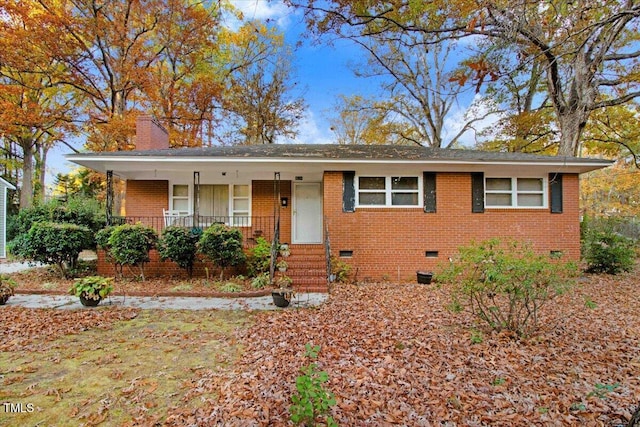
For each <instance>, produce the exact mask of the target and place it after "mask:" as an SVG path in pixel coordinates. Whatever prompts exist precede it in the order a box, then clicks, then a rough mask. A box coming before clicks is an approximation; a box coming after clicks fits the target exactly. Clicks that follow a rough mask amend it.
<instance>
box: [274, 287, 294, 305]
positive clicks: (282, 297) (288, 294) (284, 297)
mask: <svg viewBox="0 0 640 427" xmlns="http://www.w3.org/2000/svg"><path fill="white" fill-rule="evenodd" d="M271 296H272V297H273V304H275V306H276V307H281V308H285V307H288V306H289V303H290V302H291V298H293V289H286V288H285V289H274V290H273V291H271Z"/></svg>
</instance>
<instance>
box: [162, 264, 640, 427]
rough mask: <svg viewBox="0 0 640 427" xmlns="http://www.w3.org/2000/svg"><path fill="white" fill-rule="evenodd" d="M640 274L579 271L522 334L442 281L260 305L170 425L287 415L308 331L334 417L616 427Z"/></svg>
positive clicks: (630, 403) (626, 395)
mask: <svg viewBox="0 0 640 427" xmlns="http://www.w3.org/2000/svg"><path fill="white" fill-rule="evenodd" d="M639 284H640V281H639V280H638V279H637V278H636V277H635V276H633V275H627V276H624V277H603V276H592V277H590V278H588V279H586V280H583V281H581V283H580V286H579V288H578V290H577V292H576V293H575V294H573V295H567V296H563V297H561V298H558V299H556V300H555V301H553V303H552V304H553V305H552V306H551V305H550V306H549V307H548V309H547V310H545V312H544V318H543V320H542V323H543V324H544V325H546V327H545V330H543V331H541V333H540V334H539V335H538V336H536V337H534V338H532V339H530V340H528V341H524V342H518V341H515V340H514V339H512V337H509V336H506V335H495V334H490V333H482V332H481V331H478V330H475V329H474V328H473V326H474V325H473V323H472V321H471V319H470V318H464V317H454V315H452V314H450V313H449V312H448V311H447V310H446V309H445V308H444V306H445V304H447V302H448V296H447V292H446V291H445V290H442V289H436V288H433V287H426V286H423V285H400V286H399V285H394V284H385V285H380V284H375V285H366V286H345V287H342V288H339V289H337V291H336V292H335V294H334V295H333V298H332V300H331V303H330V304H327V305H325V306H323V307H321V308H319V309H317V310H304V311H284V312H281V313H276V314H271V313H262V314H260V315H259V316H258V318H257V319H256V323H255V324H254V325H253V326H252V327H251V328H250V329H248V330H247V331H246V332H245V333H244V334H243V336H242V341H243V342H244V344H245V353H244V356H243V358H242V360H241V361H240V362H239V363H238V364H236V365H235V366H234V369H233V371H232V372H229V373H228V374H227V375H226V377H219V376H216V375H209V376H208V377H206V378H198V379H197V381H199V383H200V384H201V386H202V385H203V384H206V385H205V386H204V387H203V389H204V390H206V391H207V393H212V394H214V395H215V396H213V395H212V396H210V397H209V398H208V399H207V401H206V404H205V405H203V406H202V407H201V408H199V409H198V410H197V411H195V412H191V413H189V412H188V411H184V412H186V413H183V414H182V416H180V417H177V418H171V420H170V424H171V425H184V424H191V423H194V422H195V423H197V424H200V425H212V424H215V423H216V422H217V423H220V424H224V425H265V426H266V425H286V422H287V417H288V412H287V408H288V406H289V404H290V401H289V399H290V395H291V394H292V392H293V391H294V387H295V377H296V375H297V370H298V368H299V367H300V366H301V365H303V364H305V363H306V361H305V360H304V359H303V357H302V356H303V354H304V344H305V343H307V342H313V343H314V344H320V345H321V346H322V351H321V354H320V358H319V364H320V366H321V368H322V369H324V370H326V371H327V372H328V374H329V377H330V381H329V383H328V387H329V388H330V389H331V390H332V391H333V392H334V393H335V395H336V398H337V401H338V403H337V405H336V407H334V410H333V415H334V417H335V419H336V421H337V422H338V423H339V424H340V425H344V426H356V425H418V426H419V425H425V426H427V425H447V426H463V425H464V426H474V425H478V426H480V425H492V426H499V425H504V426H514V425H522V426H525V425H527V426H530V425H587V426H588V425H593V426H598V425H608V426H614V425H620V424H622V423H623V422H624V421H625V420H628V419H629V417H630V414H631V413H632V412H633V410H634V409H635V406H636V405H637V404H638V401H639V400H640V351H639V350H640V314H639V312H638V310H637V308H638V303H639V302H640V301H639V299H640V298H639V297H638V292H637V289H638V285H639ZM585 303H587V304H585ZM594 304H595V308H587V307H586V305H589V306H591V307H593V305H594Z"/></svg>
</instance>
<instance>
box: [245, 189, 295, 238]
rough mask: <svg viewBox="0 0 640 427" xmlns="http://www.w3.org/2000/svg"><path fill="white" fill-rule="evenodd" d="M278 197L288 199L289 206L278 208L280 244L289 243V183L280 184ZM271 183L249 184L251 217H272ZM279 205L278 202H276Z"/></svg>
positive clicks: (272, 195) (272, 197)
mask: <svg viewBox="0 0 640 427" xmlns="http://www.w3.org/2000/svg"><path fill="white" fill-rule="evenodd" d="M280 197H286V198H288V199H289V206H288V207H286V208H280V242H286V243H289V242H291V181H281V182H280ZM273 199H274V192H273V181H253V182H252V183H251V212H252V215H253V216H273V204H274V201H273ZM278 203H279V201H278Z"/></svg>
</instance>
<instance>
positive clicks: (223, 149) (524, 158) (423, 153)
mask: <svg viewBox="0 0 640 427" xmlns="http://www.w3.org/2000/svg"><path fill="white" fill-rule="evenodd" d="M85 156H87V157H88V156H90V157H114V158H115V157H118V158H119V157H212V158H238V159H241V158H256V159H259V158H265V159H266V158H270V159H292V160H293V159H297V160H303V159H314V160H328V161H330V160H340V159H343V160H382V161H384V160H389V161H392V160H396V161H402V160H407V161H411V160H413V161H416V160H417V161H420V160H424V161H430V160H431V161H469V162H523V163H538V162H544V163H567V162H569V163H572V162H579V163H583V164H584V163H594V164H595V163H599V164H602V163H606V162H607V161H606V160H603V159H592V158H577V157H563V156H543V155H536V154H527V153H503V152H493V151H477V150H454V149H444V148H428V147H419V146H403V145H334V144H274V145H235V146H213V147H196V148H176V149H167V150H145V151H117V152H99V153H83V154H75V155H72V156H70V157H71V158H74V159H81V158H82V157H85Z"/></svg>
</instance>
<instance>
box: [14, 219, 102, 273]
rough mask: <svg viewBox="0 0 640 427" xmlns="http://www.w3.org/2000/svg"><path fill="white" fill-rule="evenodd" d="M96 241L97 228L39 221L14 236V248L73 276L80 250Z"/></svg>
mask: <svg viewBox="0 0 640 427" xmlns="http://www.w3.org/2000/svg"><path fill="white" fill-rule="evenodd" d="M94 245H95V240H94V238H93V232H92V231H91V230H89V229H88V228H87V227H82V226H78V225H75V224H57V223H52V222H39V223H35V224H34V225H33V226H32V227H31V229H30V230H29V232H28V233H26V234H23V235H21V236H19V237H18V238H17V239H15V240H14V244H13V246H12V252H13V253H14V254H15V255H17V256H19V257H22V258H24V259H27V260H29V261H33V262H41V263H44V264H48V265H55V266H57V267H58V270H59V271H60V274H61V275H62V276H64V277H70V275H71V273H72V272H73V271H75V269H76V267H77V264H78V256H79V255H80V252H82V251H83V250H84V249H89V248H92V247H94Z"/></svg>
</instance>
